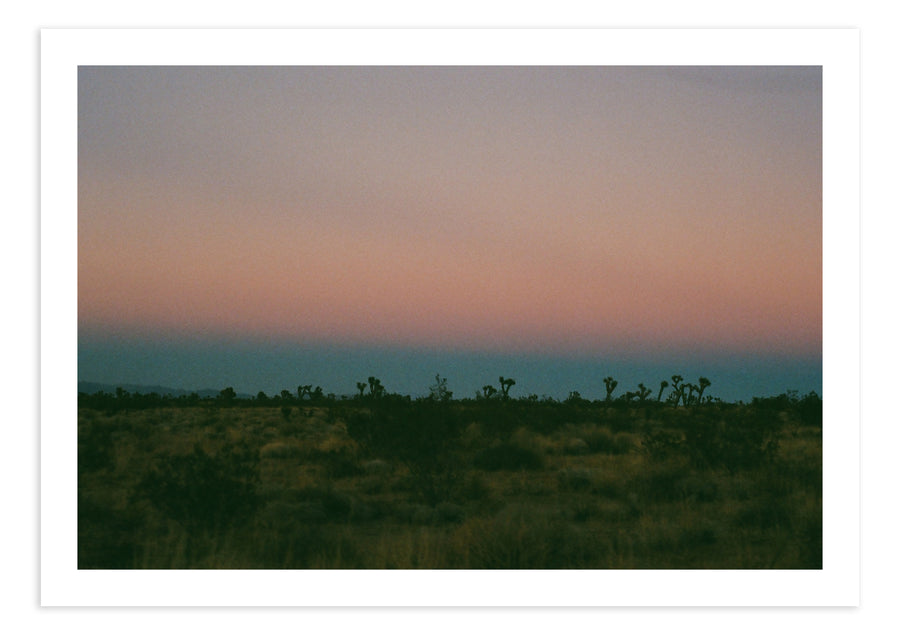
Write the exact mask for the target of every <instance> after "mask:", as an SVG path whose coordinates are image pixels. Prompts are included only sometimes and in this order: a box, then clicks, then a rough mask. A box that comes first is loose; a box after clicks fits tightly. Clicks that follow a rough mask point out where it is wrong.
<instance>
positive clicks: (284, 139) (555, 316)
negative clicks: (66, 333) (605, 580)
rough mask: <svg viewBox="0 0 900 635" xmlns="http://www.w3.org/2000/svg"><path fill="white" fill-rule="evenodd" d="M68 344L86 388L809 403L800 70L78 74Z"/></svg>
mask: <svg viewBox="0 0 900 635" xmlns="http://www.w3.org/2000/svg"><path fill="white" fill-rule="evenodd" d="M78 327H79V371H78V375H79V379H80V380H83V381H99V382H106V383H117V382H118V383H139V384H155V385H166V386H171V387H177V388H188V389H199V388H216V387H224V386H226V385H232V386H234V387H235V389H237V390H239V391H244V392H248V393H251V394H255V393H256V392H257V391H258V390H263V391H266V392H269V393H271V392H275V393H277V392H280V390H281V389H291V390H293V389H295V388H296V386H297V385H298V384H300V383H303V384H306V383H312V384H314V385H315V384H319V385H322V386H323V388H324V389H325V390H326V392H335V393H342V392H353V391H354V387H355V383H356V381H360V380H364V379H365V378H366V377H368V376H369V375H371V374H375V375H377V376H379V377H380V378H381V379H382V381H383V383H384V385H385V386H386V387H387V388H388V389H389V390H396V391H398V392H404V393H417V392H418V393H427V386H428V385H429V384H430V383H433V376H434V375H435V374H436V373H440V374H442V375H443V376H445V377H448V379H449V387H450V388H451V389H455V391H456V394H457V395H458V396H474V390H475V389H477V388H480V387H481V386H482V385H484V384H487V383H494V384H496V379H497V377H498V375H500V374H502V375H504V376H507V377H510V376H512V377H515V378H517V382H518V383H517V388H518V389H519V390H520V391H521V392H520V394H531V393H534V394H538V395H548V396H555V397H560V396H561V397H565V396H566V395H567V394H568V392H569V391H570V390H578V391H580V392H581V393H582V394H583V395H584V396H587V397H599V396H602V395H605V389H604V387H603V382H602V378H603V377H605V376H607V375H608V374H613V375H614V376H616V377H617V378H620V387H621V389H622V390H623V391H624V390H629V389H632V388H634V387H636V385H637V382H638V381H642V382H644V383H646V384H648V385H653V384H655V385H658V383H659V381H660V380H662V379H666V378H669V377H670V376H671V375H672V374H675V373H678V374H682V375H685V377H688V378H689V379H690V378H694V377H693V376H694V375H698V376H699V375H704V376H706V377H709V378H710V380H711V381H712V382H713V385H712V386H711V388H710V393H711V394H713V395H718V396H721V397H723V398H726V399H729V400H736V399H749V398H750V397H752V396H757V395H759V396H762V395H768V394H779V393H781V392H783V391H784V390H788V389H792V390H799V391H800V392H801V393H805V392H808V391H810V390H815V391H816V392H818V393H819V394H821V384H822V73H821V68H820V67H603V66H578V67H447V66H441V67H424V66H419V67H175V66H169V67H80V68H79V74H78ZM694 379H695V378H694ZM716 388H718V392H717V391H716ZM514 391H515V389H514ZM511 394H513V393H511Z"/></svg>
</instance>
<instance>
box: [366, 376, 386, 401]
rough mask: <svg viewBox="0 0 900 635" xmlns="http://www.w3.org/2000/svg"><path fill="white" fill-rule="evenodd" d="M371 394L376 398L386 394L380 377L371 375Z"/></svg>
mask: <svg viewBox="0 0 900 635" xmlns="http://www.w3.org/2000/svg"><path fill="white" fill-rule="evenodd" d="M369 394H370V395H371V396H373V397H375V398H376V399H377V398H378V397H381V396H383V395H384V386H382V385H381V380H380V379H377V378H375V377H369Z"/></svg>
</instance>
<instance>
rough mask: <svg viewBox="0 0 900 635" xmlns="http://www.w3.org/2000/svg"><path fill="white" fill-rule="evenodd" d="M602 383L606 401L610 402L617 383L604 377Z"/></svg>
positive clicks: (610, 378)
mask: <svg viewBox="0 0 900 635" xmlns="http://www.w3.org/2000/svg"><path fill="white" fill-rule="evenodd" d="M603 383H604V384H606V400H607V401H612V394H613V391H614V390H615V389H616V386H618V385H619V382H617V381H616V380H615V379H613V378H612V377H606V378H604V379H603Z"/></svg>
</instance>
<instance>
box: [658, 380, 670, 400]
mask: <svg viewBox="0 0 900 635" xmlns="http://www.w3.org/2000/svg"><path fill="white" fill-rule="evenodd" d="M668 387H669V382H667V381H666V380H665V379H663V380H662V381H661V382H659V394H658V395H656V401H657V402H659V401H661V400H662V391H663V390H665V389H666V388H668Z"/></svg>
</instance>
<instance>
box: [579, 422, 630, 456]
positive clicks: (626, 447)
mask: <svg viewBox="0 0 900 635" xmlns="http://www.w3.org/2000/svg"><path fill="white" fill-rule="evenodd" d="M583 438H584V441H585V443H586V444H587V446H588V448H590V451H591V452H600V453H603V454H627V453H628V452H630V451H631V450H632V449H633V448H634V443H633V442H632V437H631V435H630V434H629V433H627V432H618V433H616V434H613V433H612V432H611V431H610V430H608V429H606V428H600V427H594V428H591V429H589V430H587V431H586V432H585V434H584V435H583Z"/></svg>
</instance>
